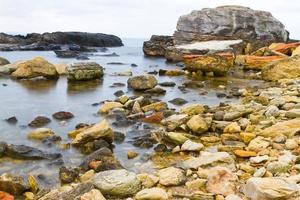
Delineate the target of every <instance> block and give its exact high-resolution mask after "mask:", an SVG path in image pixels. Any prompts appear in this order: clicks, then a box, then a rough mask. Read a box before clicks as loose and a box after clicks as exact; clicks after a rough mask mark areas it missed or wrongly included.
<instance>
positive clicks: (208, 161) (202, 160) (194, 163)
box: [181, 152, 235, 169]
mask: <svg viewBox="0 0 300 200" xmlns="http://www.w3.org/2000/svg"><path fill="white" fill-rule="evenodd" d="M234 163H235V161H234V159H233V157H232V156H230V154H228V153H227V152H215V153H210V152H201V154H200V156H199V157H192V158H189V159H187V160H186V161H183V162H182V164H181V165H182V167H183V168H184V169H198V168H199V167H212V166H226V167H228V168H230V169H235V166H234Z"/></svg>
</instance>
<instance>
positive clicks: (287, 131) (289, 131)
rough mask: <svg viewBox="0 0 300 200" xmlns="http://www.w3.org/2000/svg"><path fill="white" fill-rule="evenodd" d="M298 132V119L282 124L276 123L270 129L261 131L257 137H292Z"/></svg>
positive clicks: (299, 121)
mask: <svg viewBox="0 0 300 200" xmlns="http://www.w3.org/2000/svg"><path fill="white" fill-rule="evenodd" d="M299 131H300V119H297V118H296V119H292V120H287V121H283V122H277V123H276V124H274V125H273V126H271V127H268V128H266V129H264V130H262V131H261V132H260V133H259V135H261V136H263V137H272V138H274V137H276V136H278V135H285V136H287V137H292V136H294V135H295V134H296V133H298V132H299Z"/></svg>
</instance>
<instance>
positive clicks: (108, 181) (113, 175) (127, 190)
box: [92, 169, 141, 197]
mask: <svg viewBox="0 0 300 200" xmlns="http://www.w3.org/2000/svg"><path fill="white" fill-rule="evenodd" d="M92 183H93V184H94V185H95V187H96V188H98V189H99V190H100V191H101V192H102V193H103V194H107V195H112V196H118V197H126V196H131V195H134V194H135V193H137V192H138V191H139V190H140V187H141V184H140V181H139V180H138V179H137V177H136V174H134V173H133V172H128V171H127V170H125V169H120V170H108V171H104V172H99V173H97V174H95V176H94V178H93V179H92Z"/></svg>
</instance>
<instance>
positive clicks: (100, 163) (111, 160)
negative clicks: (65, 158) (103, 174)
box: [79, 147, 123, 172]
mask: <svg viewBox="0 0 300 200" xmlns="http://www.w3.org/2000/svg"><path fill="white" fill-rule="evenodd" d="M79 167H80V168H81V169H82V170H83V171H87V170H89V169H90V168H92V169H94V171H96V172H99V171H104V170H112V169H122V168H123V167H122V165H121V164H120V162H119V161H118V160H117V158H116V157H115V156H114V155H113V153H112V152H111V150H110V149H108V148H106V147H103V148H100V149H98V150H96V151H95V152H93V153H91V154H90V155H88V156H86V157H85V158H84V160H83V162H82V163H81V164H80V165H79Z"/></svg>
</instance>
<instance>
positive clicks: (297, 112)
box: [285, 109, 300, 118]
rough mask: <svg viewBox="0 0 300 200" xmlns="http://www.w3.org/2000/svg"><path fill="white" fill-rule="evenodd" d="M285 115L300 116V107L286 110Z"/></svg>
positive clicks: (289, 116) (290, 116)
mask: <svg viewBox="0 0 300 200" xmlns="http://www.w3.org/2000/svg"><path fill="white" fill-rule="evenodd" d="M285 116H286V117H288V118H299V117H300V109H291V110H288V111H286V113H285Z"/></svg>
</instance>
